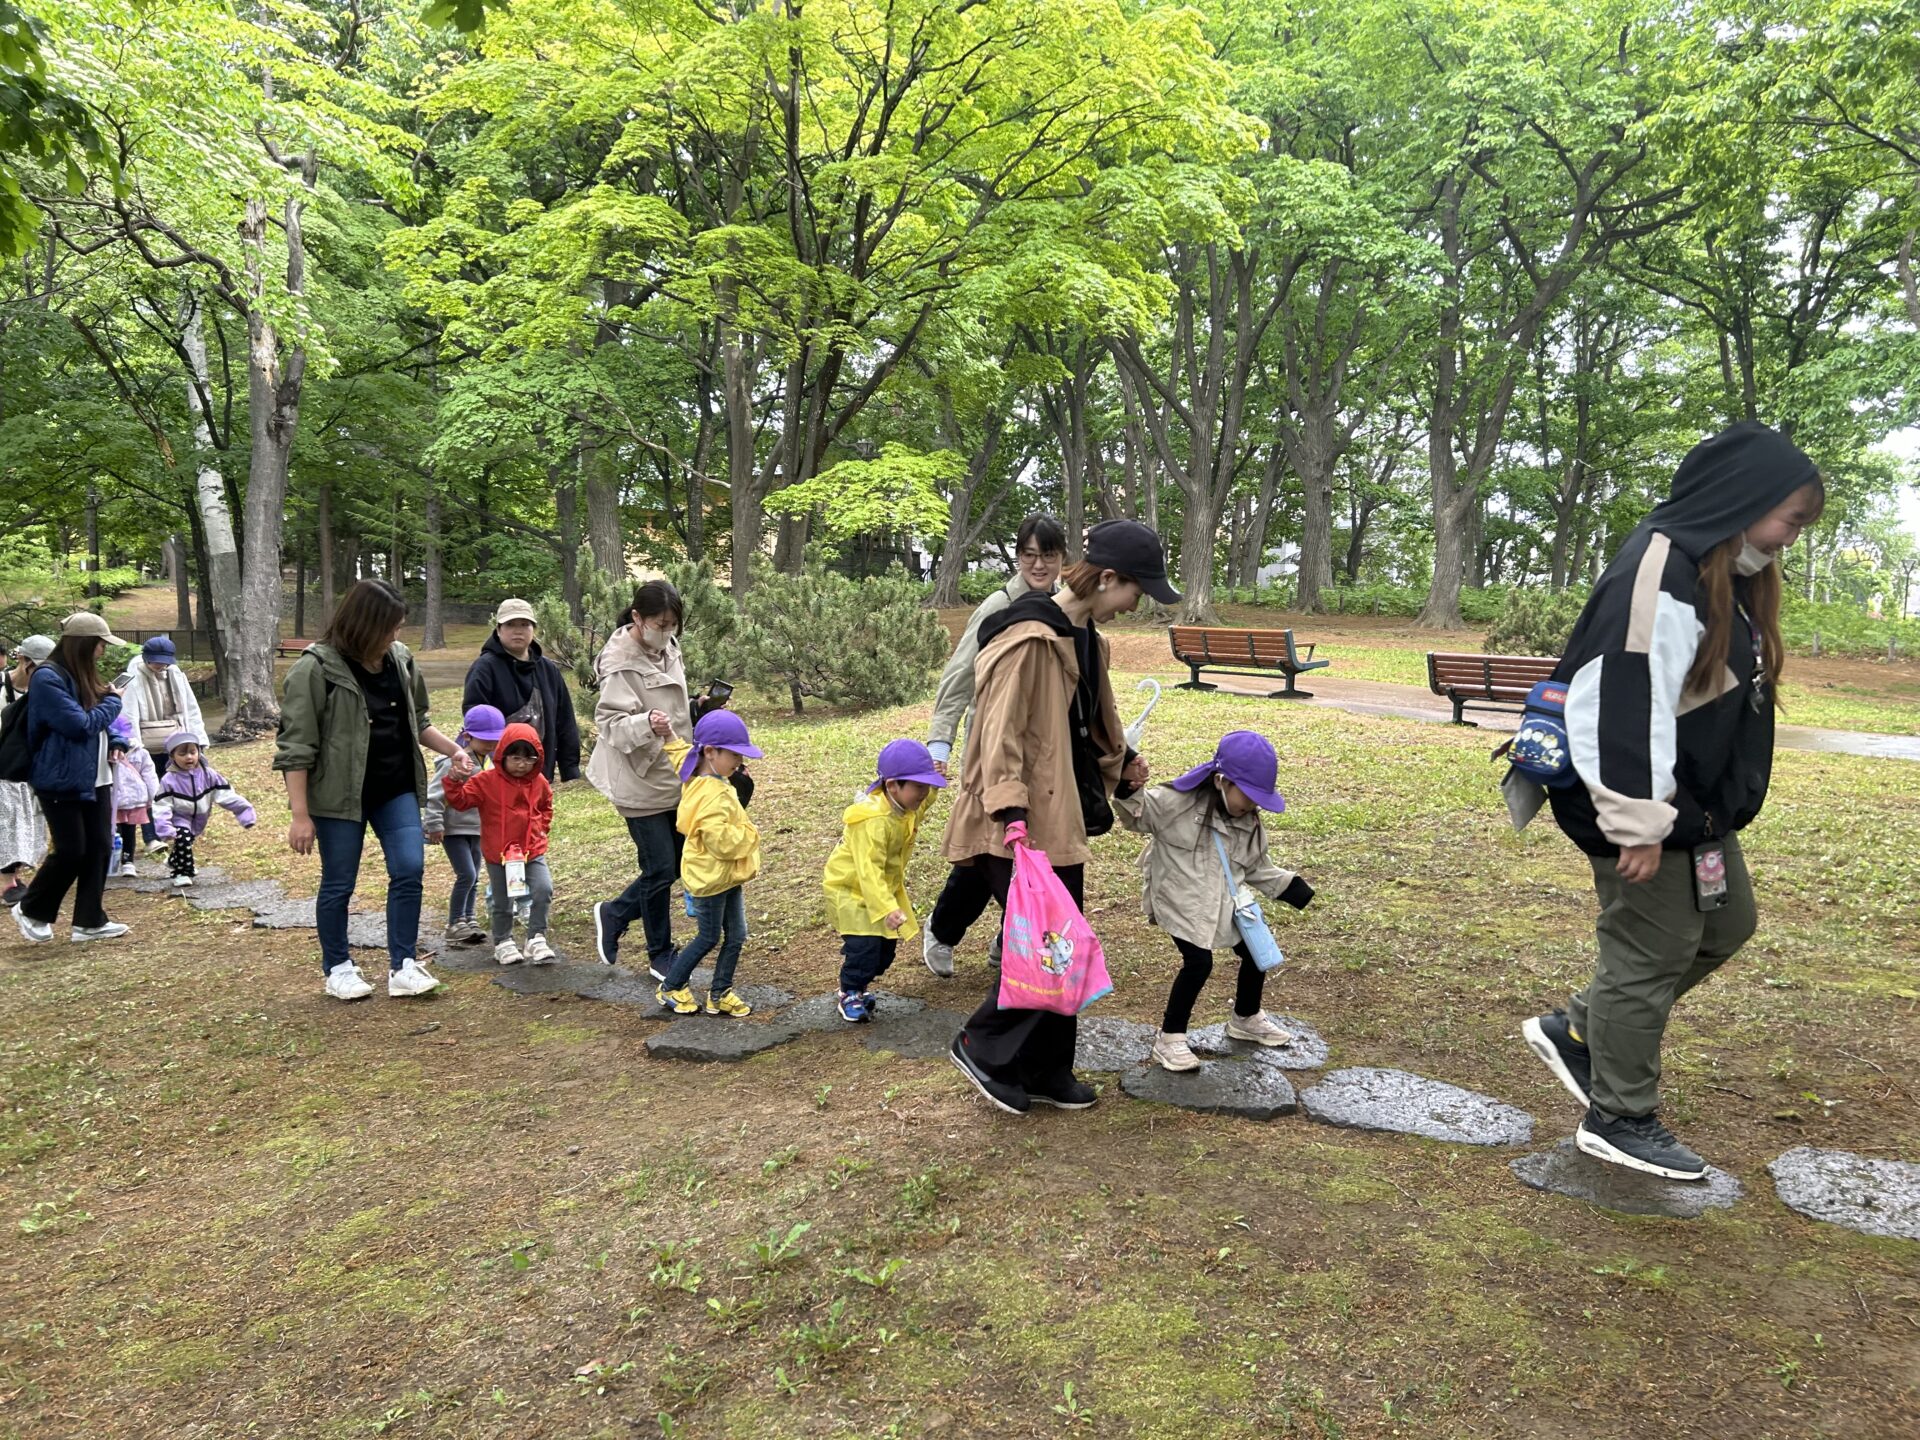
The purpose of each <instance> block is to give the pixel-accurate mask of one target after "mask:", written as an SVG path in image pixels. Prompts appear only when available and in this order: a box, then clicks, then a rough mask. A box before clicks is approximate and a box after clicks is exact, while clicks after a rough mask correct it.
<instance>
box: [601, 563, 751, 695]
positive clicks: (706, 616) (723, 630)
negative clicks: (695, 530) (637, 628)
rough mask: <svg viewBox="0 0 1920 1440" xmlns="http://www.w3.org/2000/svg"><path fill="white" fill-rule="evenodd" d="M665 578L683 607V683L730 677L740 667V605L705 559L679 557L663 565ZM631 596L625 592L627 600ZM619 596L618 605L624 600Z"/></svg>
mask: <svg viewBox="0 0 1920 1440" xmlns="http://www.w3.org/2000/svg"><path fill="white" fill-rule="evenodd" d="M667 579H668V580H669V581H671V582H672V584H673V588H674V589H676V590H678V591H679V592H680V599H681V600H682V602H684V603H685V605H686V607H687V614H686V623H685V624H683V625H682V626H681V627H680V655H681V658H682V659H683V660H684V661H685V662H686V667H687V685H688V688H690V689H693V690H700V689H704V688H705V687H706V684H707V682H708V681H709V680H733V679H736V678H737V677H736V676H735V675H734V674H733V673H732V672H734V671H736V670H738V669H739V668H740V646H739V640H738V633H737V632H738V631H739V629H740V607H739V606H738V605H736V604H735V603H734V600H733V596H732V594H731V593H729V592H728V591H727V590H725V589H724V588H722V587H721V585H720V583H719V582H718V581H717V580H715V579H714V578H713V566H712V565H710V564H708V563H707V562H706V561H705V560H698V561H695V560H682V561H681V562H680V563H678V564H677V565H670V566H668V567H667ZM632 598H633V597H632V596H631V595H629V596H628V597H627V600H631V599H632ZM627 600H622V601H621V602H620V603H621V604H622V605H624V604H626V603H627Z"/></svg>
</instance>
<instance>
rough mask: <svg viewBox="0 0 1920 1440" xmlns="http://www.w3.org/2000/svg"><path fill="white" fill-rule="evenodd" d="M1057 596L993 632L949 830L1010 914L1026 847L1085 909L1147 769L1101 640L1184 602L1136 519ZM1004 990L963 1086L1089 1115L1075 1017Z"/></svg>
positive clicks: (1000, 1098) (953, 854)
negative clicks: (1096, 848) (1103, 848)
mask: <svg viewBox="0 0 1920 1440" xmlns="http://www.w3.org/2000/svg"><path fill="white" fill-rule="evenodd" d="M1061 580H1062V583H1063V585H1064V587H1065V588H1064V589H1063V590H1062V591H1061V592H1060V594H1059V595H1057V596H1050V595H1045V594H1042V593H1040V592H1039V591H1030V592H1029V593H1028V594H1026V595H1023V596H1021V597H1020V598H1019V599H1017V600H1015V601H1014V602H1013V603H1012V604H1011V605H1009V606H1008V607H1007V608H1006V609H1005V610H1003V611H1001V612H1000V613H999V614H998V615H994V616H990V617H989V618H988V619H987V620H986V621H985V622H984V623H983V624H982V625H981V627H980V658H979V660H978V662H977V663H976V665H975V676H976V689H975V693H974V719H973V729H972V733H971V734H970V736H969V738H968V743H967V750H966V758H965V761H964V763H963V766H962V769H961V775H960V785H959V790H958V794H957V795H956V796H955V799H954V807H953V817H952V819H951V820H949V821H948V822H947V835H946V846H945V849H946V855H947V858H948V859H949V860H951V861H954V862H955V863H963V862H965V863H971V864H975V865H979V866H982V867H983V868H984V871H985V880H986V883H987V886H988V888H989V889H990V890H991V892H992V894H993V897H994V899H996V900H998V901H999V902H1000V905H1001V908H1002V909H1003V910H1004V909H1005V907H1006V903H1007V889H1008V886H1009V884H1010V882H1011V881H1012V879H1013V848H1012V847H1013V846H1015V845H1031V846H1033V847H1034V848H1035V849H1037V850H1041V851H1044V852H1045V853H1046V856H1047V859H1048V861H1049V862H1050V863H1051V864H1052V866H1053V868H1054V873H1055V874H1057V875H1058V876H1059V877H1060V880H1061V883H1062V884H1064V885H1065V886H1066V888H1067V891H1068V892H1069V893H1070V894H1071V895H1072V896H1073V898H1074V901H1075V903H1077V904H1084V876H1085V865H1086V861H1087V857H1088V855H1089V853H1090V852H1089V851H1088V848H1087V838H1088V836H1090V835H1101V834H1105V833H1106V832H1107V831H1108V830H1109V829H1111V828H1112V826H1113V811H1112V809H1111V807H1110V806H1109V804H1108V797H1109V795H1111V794H1113V793H1115V792H1116V791H1117V793H1120V794H1122V795H1125V794H1130V793H1131V792H1132V791H1133V790H1135V789H1137V788H1139V787H1140V786H1141V785H1144V784H1145V783H1146V780H1147V764H1146V762H1145V761H1144V760H1142V759H1140V758H1139V757H1138V756H1136V755H1134V754H1133V753H1132V752H1131V751H1130V750H1128V748H1127V744H1126V740H1125V738H1124V735H1123V733H1122V728H1121V724H1120V715H1119V712H1118V710H1117V709H1116V708H1115V706H1114V702H1113V686H1112V684H1111V683H1110V681H1109V679H1108V676H1107V642H1106V639H1105V637H1104V636H1102V635H1101V634H1100V633H1099V631H1098V629H1097V627H1098V626H1099V625H1100V624H1102V623H1104V622H1106V621H1108V620H1111V619H1113V618H1114V617H1115V616H1116V615H1123V614H1125V613H1126V612H1127V611H1129V610H1131V609H1133V607H1134V606H1135V605H1137V604H1139V603H1140V596H1141V594H1142V593H1143V592H1144V593H1145V594H1148V595H1151V596H1152V597H1153V598H1154V599H1156V600H1158V601H1159V602H1160V603H1161V604H1163V605H1172V604H1176V603H1178V601H1179V599H1180V594H1179V592H1178V591H1176V590H1175V589H1174V588H1173V587H1172V586H1171V585H1169V584H1168V583H1167V565H1166V556H1165V553H1164V552H1163V551H1162V549H1161V546H1160V537H1159V536H1157V535H1155V534H1154V533H1153V531H1151V530H1149V529H1148V528H1147V527H1146V526H1144V525H1141V524H1139V523H1138V522H1136V521H1133V520H1108V521H1104V522H1103V523H1101V524H1099V525H1096V526H1094V527H1093V529H1092V530H1090V531H1088V532H1087V546H1086V559H1085V560H1083V561H1081V562H1080V563H1079V564H1078V565H1074V566H1072V567H1070V568H1069V569H1068V570H1067V571H1066V573H1065V574H1064V575H1062V576H1061ZM998 989H999V980H998V977H997V976H996V977H995V980H994V984H993V988H992V989H990V990H989V991H988V993H987V998H986V1000H985V1001H983V1002H982V1003H981V1005H980V1008H979V1009H977V1010H975V1011H974V1012H973V1015H972V1017H971V1018H970V1019H969V1020H968V1021H967V1023H966V1026H965V1027H964V1028H963V1029H962V1030H961V1032H960V1034H959V1035H958V1036H956V1037H955V1038H954V1042H953V1047H952V1050H951V1051H950V1054H951V1057H952V1059H953V1063H954V1064H955V1065H956V1066H958V1067H959V1069H960V1073H961V1074H963V1075H965V1076H966V1077H967V1079H968V1081H969V1082H970V1083H971V1084H972V1085H973V1087H974V1088H975V1089H977V1090H978V1091H979V1092H980V1093H981V1094H982V1095H984V1096H985V1097H986V1098H987V1099H988V1100H990V1101H992V1102H993V1103H994V1104H995V1105H997V1106H999V1107H1000V1109H1002V1110H1005V1111H1007V1112H1009V1113H1011V1114H1015V1115H1024V1114H1025V1113H1026V1112H1027V1110H1028V1109H1029V1108H1030V1107H1031V1105H1032V1104H1033V1103H1034V1102H1036V1101H1038V1102H1039V1103H1041V1104H1044V1105H1054V1106H1058V1107H1060V1108H1062V1109H1068V1110H1080V1109H1085V1108H1086V1107H1087V1106H1089V1105H1091V1104H1093V1102H1094V1098H1095V1097H1094V1093H1093V1091H1092V1089H1091V1088H1089V1087H1088V1086H1086V1085H1083V1084H1081V1083H1080V1082H1079V1081H1078V1080H1076V1079H1075V1078H1074V1076H1073V1048H1074V1042H1075V1039H1076V1038H1077V1036H1078V1032H1079V1025H1078V1022H1077V1021H1076V1019H1075V1017H1073V1016H1071V1015H1056V1014H1054V1013H1052V1012H1050V1011H1045V1010H1016V1009H1005V1010H1003V1009H1001V1008H1000V1004H999V999H998Z"/></svg>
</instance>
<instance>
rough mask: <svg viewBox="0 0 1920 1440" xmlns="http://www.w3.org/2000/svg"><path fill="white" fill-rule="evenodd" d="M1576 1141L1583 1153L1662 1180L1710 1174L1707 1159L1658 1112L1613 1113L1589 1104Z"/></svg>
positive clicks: (1696, 1178) (1576, 1134)
mask: <svg viewBox="0 0 1920 1440" xmlns="http://www.w3.org/2000/svg"><path fill="white" fill-rule="evenodd" d="M1573 1143H1574V1144H1575V1145H1577V1146H1579V1148H1580V1153H1581V1154H1583V1155H1591V1156H1592V1157H1593V1158H1594V1159H1596V1160H1604V1161H1606V1162H1607V1163H1608V1164H1609V1165H1623V1166H1625V1167H1626V1168H1627V1169H1629V1170H1638V1171H1639V1172H1640V1173H1641V1174H1642V1175H1657V1176H1659V1177H1660V1178H1661V1179H1662V1180H1704V1179H1706V1178H1707V1162H1706V1161H1704V1160H1702V1159H1701V1158H1700V1157H1699V1156H1698V1155H1696V1154H1694V1153H1693V1151H1691V1150H1689V1149H1688V1148H1687V1147H1686V1146H1685V1145H1683V1144H1681V1143H1680V1141H1679V1139H1678V1138H1677V1137H1676V1136H1675V1135H1674V1133H1673V1132H1672V1131H1671V1130H1669V1129H1667V1127H1666V1126H1664V1125H1662V1124H1661V1123H1660V1117H1659V1116H1658V1115H1613V1114H1609V1113H1608V1112H1607V1111H1605V1110H1602V1109H1601V1108H1600V1107H1599V1106H1598V1105H1593V1106H1589V1107H1588V1109H1587V1118H1586V1119H1584V1120H1582V1121H1581V1122H1580V1128H1579V1129H1578V1130H1576V1131H1574V1134H1573Z"/></svg>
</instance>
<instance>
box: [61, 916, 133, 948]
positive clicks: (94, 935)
mask: <svg viewBox="0 0 1920 1440" xmlns="http://www.w3.org/2000/svg"><path fill="white" fill-rule="evenodd" d="M126 933H127V927H126V926H124V925H122V924H121V923H120V922H119V921H118V920H109V921H108V922H107V923H106V924H104V925H76V926H74V927H73V943H74V944H76V945H84V944H86V943H87V942H88V941H89V940H118V939H119V938H120V937H121V936H122V935H124V934H126Z"/></svg>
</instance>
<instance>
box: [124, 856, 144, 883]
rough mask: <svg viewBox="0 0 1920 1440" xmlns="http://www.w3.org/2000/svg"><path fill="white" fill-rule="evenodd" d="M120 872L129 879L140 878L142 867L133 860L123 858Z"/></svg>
mask: <svg viewBox="0 0 1920 1440" xmlns="http://www.w3.org/2000/svg"><path fill="white" fill-rule="evenodd" d="M120 873H121V874H122V875H125V876H127V877H128V878H129V879H133V880H138V879H139V878H140V867H139V866H138V865H136V864H134V863H133V861H131V860H122V861H121V862H120Z"/></svg>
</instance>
